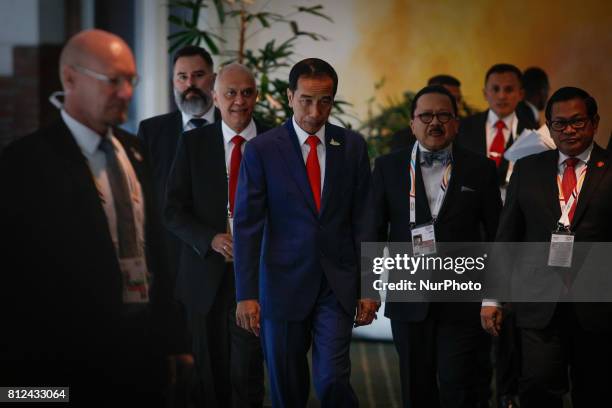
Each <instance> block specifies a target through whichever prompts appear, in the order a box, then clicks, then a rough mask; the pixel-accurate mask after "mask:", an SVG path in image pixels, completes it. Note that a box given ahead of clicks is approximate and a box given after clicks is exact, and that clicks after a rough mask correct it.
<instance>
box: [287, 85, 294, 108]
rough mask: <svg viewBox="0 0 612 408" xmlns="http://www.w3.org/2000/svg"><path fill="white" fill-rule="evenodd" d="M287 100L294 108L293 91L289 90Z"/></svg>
mask: <svg viewBox="0 0 612 408" xmlns="http://www.w3.org/2000/svg"><path fill="white" fill-rule="evenodd" d="M287 99H288V100H289V106H291V107H293V91H291V89H289V88H287Z"/></svg>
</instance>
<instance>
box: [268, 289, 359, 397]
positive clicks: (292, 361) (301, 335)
mask: <svg viewBox="0 0 612 408" xmlns="http://www.w3.org/2000/svg"><path fill="white" fill-rule="evenodd" d="M323 281H324V282H323V284H322V287H321V291H320V293H319V296H318V298H317V302H316V304H315V307H314V310H313V311H312V313H311V314H310V316H308V318H307V319H306V320H303V321H286V320H273V319H262V342H263V346H264V353H265V356H266V365H267V367H268V375H269V377H270V391H271V400H272V406H273V407H274V408H301V407H305V406H306V403H307V402H308V392H309V389H310V385H309V384H310V373H309V370H308V361H307V353H308V350H309V349H310V345H311V343H312V347H313V349H312V377H313V379H314V388H315V391H316V393H317V397H318V398H319V401H320V402H321V407H323V408H325V407H330V408H332V407H333V408H336V407H339V408H341V407H347V408H348V407H357V406H358V402H357V397H356V395H355V393H354V391H353V388H352V387H351V384H350V374H351V361H350V354H349V348H350V341H351V331H352V327H353V316H349V315H348V314H347V313H346V312H345V311H344V309H342V306H341V305H340V304H339V303H338V301H337V300H336V296H335V295H334V293H333V292H332V291H331V289H330V288H329V286H328V285H327V281H326V280H325V279H323Z"/></svg>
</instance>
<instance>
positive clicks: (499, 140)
mask: <svg viewBox="0 0 612 408" xmlns="http://www.w3.org/2000/svg"><path fill="white" fill-rule="evenodd" d="M495 127H496V128H497V132H496V133H495V137H494V138H493V142H492V143H491V148H490V149H489V158H490V159H493V160H495V165H496V166H497V167H499V165H500V164H501V162H502V159H503V158H504V150H506V141H505V140H504V128H505V127H506V124H505V123H504V121H503V120H498V121H497V122H496V123H495Z"/></svg>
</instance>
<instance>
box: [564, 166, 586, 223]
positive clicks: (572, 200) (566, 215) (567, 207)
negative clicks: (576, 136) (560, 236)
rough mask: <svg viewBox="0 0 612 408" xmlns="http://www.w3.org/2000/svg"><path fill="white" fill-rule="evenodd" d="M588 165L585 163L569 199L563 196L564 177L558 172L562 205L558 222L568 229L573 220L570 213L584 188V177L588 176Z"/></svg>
mask: <svg viewBox="0 0 612 408" xmlns="http://www.w3.org/2000/svg"><path fill="white" fill-rule="evenodd" d="M586 170H587V165H586V164H585V165H584V166H583V167H582V169H581V170H580V174H579V176H578V181H577V182H576V186H575V187H574V189H573V190H572V194H571V195H570V198H569V200H567V202H566V201H565V197H563V187H562V186H563V177H561V176H560V175H558V174H557V187H558V188H559V203H560V205H561V217H560V218H559V221H558V224H559V225H563V227H564V228H565V229H566V230H569V228H570V225H571V222H570V220H569V213H570V212H571V210H572V207H573V206H574V204H576V200H578V194H580V190H581V189H582V184H583V183H584V178H585V176H586Z"/></svg>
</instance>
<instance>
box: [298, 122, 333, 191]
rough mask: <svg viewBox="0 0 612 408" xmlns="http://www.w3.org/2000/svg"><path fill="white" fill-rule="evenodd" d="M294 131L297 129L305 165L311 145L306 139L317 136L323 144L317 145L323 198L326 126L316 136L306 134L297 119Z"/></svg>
mask: <svg viewBox="0 0 612 408" xmlns="http://www.w3.org/2000/svg"><path fill="white" fill-rule="evenodd" d="M291 120H292V122H293V129H295V134H296V135H297V137H298V142H299V143H300V149H302V157H303V158H304V164H306V159H308V153H310V145H309V144H308V143H306V139H308V136H316V137H318V138H319V140H320V141H321V143H319V144H318V145H317V156H318V158H319V167H320V168H321V198H323V182H324V180H325V125H323V126H321V129H319V130H318V131H317V133H315V134H314V135H311V134H309V133H307V132H305V131H304V130H303V129H302V128H301V127H300V126H299V125H298V124H297V122H296V121H295V117H293V118H292V119H291Z"/></svg>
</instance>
